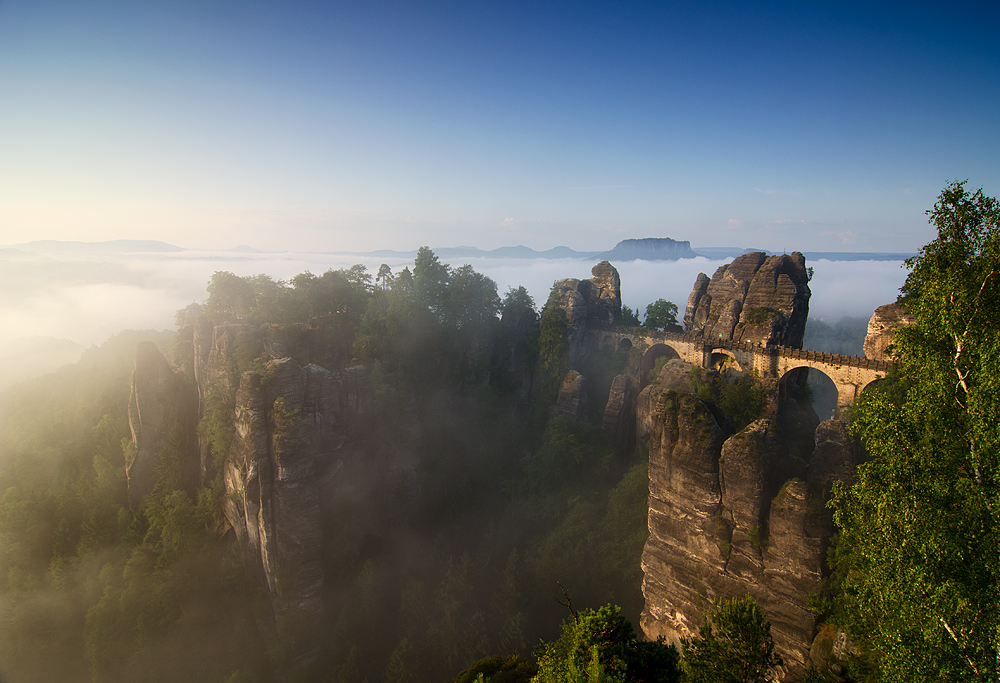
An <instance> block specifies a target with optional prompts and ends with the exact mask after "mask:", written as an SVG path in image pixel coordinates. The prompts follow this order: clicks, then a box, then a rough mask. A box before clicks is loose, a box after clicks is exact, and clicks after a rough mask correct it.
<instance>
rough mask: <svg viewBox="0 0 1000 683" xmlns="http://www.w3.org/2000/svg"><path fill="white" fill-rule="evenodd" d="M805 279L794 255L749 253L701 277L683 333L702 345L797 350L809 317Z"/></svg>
mask: <svg viewBox="0 0 1000 683" xmlns="http://www.w3.org/2000/svg"><path fill="white" fill-rule="evenodd" d="M809 297H810V291H809V273H808V271H807V270H806V260H805V257H804V256H803V255H802V254H801V253H799V252H793V253H792V254H790V255H789V254H783V255H780V256H770V257H769V256H767V255H766V254H765V253H764V252H759V251H758V252H752V253H749V254H744V255H742V256H739V257H737V258H735V259H733V261H732V262H731V263H728V264H726V265H723V266H720V267H719V269H718V270H716V271H715V274H714V275H713V276H712V278H711V280H710V279H709V278H708V276H707V275H705V274H704V273H701V274H699V275H698V279H697V281H696V282H695V285H694V288H693V289H692V291H691V295H690V296H689V297H688V302H687V308H686V310H685V312H684V329H685V331H686V332H688V333H689V334H693V335H695V336H699V337H705V338H707V339H724V340H733V341H745V342H751V343H756V344H764V345H767V344H779V345H782V346H790V347H794V348H801V347H802V337H803V335H804V334H805V328H806V318H807V317H808V315H809Z"/></svg>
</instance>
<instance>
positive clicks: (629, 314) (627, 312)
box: [616, 304, 640, 327]
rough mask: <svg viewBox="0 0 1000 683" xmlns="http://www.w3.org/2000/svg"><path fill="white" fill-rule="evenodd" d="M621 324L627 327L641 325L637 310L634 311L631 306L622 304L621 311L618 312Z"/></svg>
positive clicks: (618, 322) (618, 321)
mask: <svg viewBox="0 0 1000 683" xmlns="http://www.w3.org/2000/svg"><path fill="white" fill-rule="evenodd" d="M616 322H617V324H619V325H625V326H626V327H639V324H640V323H639V315H638V312H637V311H633V310H632V309H631V308H629V307H628V306H626V305H625V304H622V309H621V311H619V312H618V320H617V321H616Z"/></svg>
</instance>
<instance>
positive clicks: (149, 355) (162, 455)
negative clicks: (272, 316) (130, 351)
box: [125, 342, 199, 508]
mask: <svg viewBox="0 0 1000 683" xmlns="http://www.w3.org/2000/svg"><path fill="white" fill-rule="evenodd" d="M197 407H198V404H197V395H196V393H195V390H194V387H193V385H192V384H191V383H190V382H188V381H186V380H185V378H184V376H183V375H180V374H177V373H175V372H174V371H173V370H172V369H171V367H170V365H169V364H168V363H167V359H166V358H164V357H163V354H162V353H160V350H159V349H157V348H156V345H154V344H153V343H152V342H140V343H139V344H137V345H136V349H135V363H134V367H133V370H132V378H131V392H130V395H129V402H128V424H129V429H130V430H131V432H132V446H131V448H130V449H129V451H128V452H127V454H126V461H125V474H126V476H127V478H128V502H129V506H130V507H132V508H136V507H138V506H139V504H140V503H141V502H142V499H143V498H144V497H145V496H146V495H147V494H149V493H150V492H151V491H152V490H153V487H154V486H155V484H156V477H157V473H158V470H160V469H163V468H172V469H173V468H175V471H176V472H177V474H178V477H179V480H180V483H181V486H182V487H183V488H186V489H188V490H189V491H193V490H194V489H195V487H196V486H197V485H198V483H199V477H198V462H197V460H196V459H195V458H194V457H193V455H192V454H193V453H197V449H196V448H195V443H194V439H193V435H194V427H195V424H197V420H198V417H197Z"/></svg>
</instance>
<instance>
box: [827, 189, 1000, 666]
mask: <svg viewBox="0 0 1000 683" xmlns="http://www.w3.org/2000/svg"><path fill="white" fill-rule="evenodd" d="M928 215H929V217H930V222H931V223H932V224H933V225H934V226H935V227H936V228H937V231H938V236H937V239H935V240H934V241H933V242H931V243H930V244H928V245H926V246H925V247H924V248H923V249H921V250H920V253H919V255H917V256H916V257H914V258H911V259H909V260H908V261H907V262H906V265H907V267H908V268H909V270H910V273H909V276H908V277H907V279H906V283H905V285H904V286H903V288H902V296H901V297H900V302H901V303H902V305H903V306H904V307H905V309H906V311H907V312H908V313H910V314H912V315H913V316H914V317H915V320H916V322H915V324H914V325H912V326H910V327H907V328H904V329H902V330H900V331H899V332H897V333H896V336H895V353H896V356H897V374H896V376H895V377H894V378H893V380H892V381H893V383H894V390H893V391H868V392H865V394H863V395H862V397H861V400H860V401H859V403H858V405H857V406H856V410H855V423H854V429H855V431H856V432H857V433H859V434H860V435H861V436H862V437H863V439H864V442H865V444H866V446H867V448H868V450H869V452H870V456H871V459H870V461H869V462H867V463H866V464H864V465H862V466H861V467H860V468H859V469H858V474H857V483H856V484H855V485H854V486H851V487H849V488H848V487H846V486H841V487H839V488H838V489H837V490H836V492H835V501H834V505H835V519H836V522H837V524H838V525H839V526H840V527H841V529H842V537H841V544H842V545H843V546H844V547H843V548H842V552H841V556H842V557H843V558H844V561H845V562H846V563H847V566H846V567H844V568H843V569H844V570H845V571H844V576H845V578H844V582H843V590H844V594H843V597H842V600H843V603H842V606H841V607H842V612H841V615H840V619H842V621H843V622H844V625H845V626H846V627H847V628H848V630H850V632H851V633H852V635H853V636H854V637H855V639H856V640H857V641H858V642H859V643H860V644H861V645H862V647H863V649H865V650H866V651H867V652H868V654H869V658H870V660H871V663H872V665H873V666H874V667H875V669H876V671H877V675H879V676H880V678H881V680H886V681H911V680H928V681H930V680H935V681H953V680H976V681H996V680H998V678H1000V610H998V609H997V605H998V604H1000V405H998V403H997V399H996V397H997V396H998V395H1000V370H998V368H1000V329H998V326H997V322H996V321H997V320H1000V206H998V203H997V201H996V200H995V199H994V198H991V197H987V196H985V195H984V194H983V192H982V190H978V191H976V192H970V191H968V190H967V189H966V188H965V183H964V182H962V183H952V184H949V185H948V186H947V187H946V188H945V189H944V191H942V193H941V195H940V197H939V198H938V201H937V203H936V204H935V205H934V208H933V209H932V210H930V211H928Z"/></svg>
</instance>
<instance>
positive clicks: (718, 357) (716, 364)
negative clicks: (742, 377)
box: [708, 349, 743, 372]
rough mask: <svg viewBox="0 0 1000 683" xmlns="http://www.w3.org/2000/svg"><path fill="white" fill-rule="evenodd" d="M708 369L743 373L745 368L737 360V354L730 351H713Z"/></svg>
mask: <svg viewBox="0 0 1000 683" xmlns="http://www.w3.org/2000/svg"><path fill="white" fill-rule="evenodd" d="M708 367H709V368H711V369H712V370H718V371H719V372H722V371H723V370H735V371H736V372H743V366H742V365H740V362H739V361H738V360H736V354H734V353H733V352H732V351H730V350H729V349H712V353H711V355H710V356H709V358H708Z"/></svg>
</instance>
